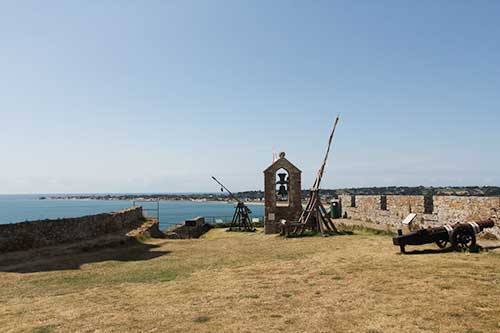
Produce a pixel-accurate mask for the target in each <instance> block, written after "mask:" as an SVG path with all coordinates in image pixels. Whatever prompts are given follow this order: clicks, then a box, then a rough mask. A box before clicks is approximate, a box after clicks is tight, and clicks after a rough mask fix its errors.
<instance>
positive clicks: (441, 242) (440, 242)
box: [436, 239, 448, 249]
mask: <svg viewBox="0 0 500 333" xmlns="http://www.w3.org/2000/svg"><path fill="white" fill-rule="evenodd" d="M436 245H437V246H438V247H439V248H440V249H444V248H445V247H447V246H448V241H447V240H442V239H440V240H437V241H436Z"/></svg>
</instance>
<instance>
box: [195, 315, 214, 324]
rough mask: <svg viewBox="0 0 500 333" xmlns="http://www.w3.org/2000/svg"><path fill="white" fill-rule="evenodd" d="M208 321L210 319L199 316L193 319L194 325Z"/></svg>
mask: <svg viewBox="0 0 500 333" xmlns="http://www.w3.org/2000/svg"><path fill="white" fill-rule="evenodd" d="M209 320H210V318H208V317H207V316H199V317H196V318H193V322H194V323H206V322H207V321H209Z"/></svg>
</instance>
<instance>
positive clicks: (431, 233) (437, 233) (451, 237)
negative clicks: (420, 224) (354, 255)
mask: <svg viewBox="0 0 500 333" xmlns="http://www.w3.org/2000/svg"><path fill="white" fill-rule="evenodd" d="M494 226H495V222H494V221H493V220H491V219H489V220H485V221H479V222H467V223H457V224H454V225H448V224H446V225H444V226H442V227H434V228H427V229H420V230H417V231H413V232H410V233H407V234H405V235H403V232H402V231H401V230H398V235H397V236H396V237H393V238H392V242H393V244H394V245H396V246H399V247H400V249H401V252H403V253H404V252H405V246H406V245H423V244H430V243H436V244H437V245H438V246H439V247H445V246H446V244H447V243H448V242H449V243H451V244H452V245H453V247H454V248H455V249H472V248H473V247H475V246H476V234H478V233H480V232H481V231H483V230H484V229H487V228H492V227H494Z"/></svg>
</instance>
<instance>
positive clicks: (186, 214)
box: [0, 194, 264, 229]
mask: <svg viewBox="0 0 500 333" xmlns="http://www.w3.org/2000/svg"><path fill="white" fill-rule="evenodd" d="M48 196H54V195H53V194H52V195H44V194H37V195H0V224H7V223H16V222H24V221H33V220H42V219H57V218H64V217H80V216H85V215H93V214H99V213H106V212H113V211H118V210H121V209H125V208H128V207H131V206H132V205H133V201H131V200H130V201H128V200H123V201H121V200H73V199H70V200H40V197H48ZM57 196H62V197H64V196H67V195H65V194H57ZM137 204H138V205H141V206H143V209H144V212H145V215H147V216H153V217H156V216H157V214H158V209H157V205H158V204H157V202H139V203H137ZM247 206H248V207H249V208H250V209H251V210H252V215H251V217H252V218H259V219H260V220H262V218H263V216H264V206H263V205H260V204H248V205H247ZM234 208H235V204H234V203H226V202H193V201H160V202H159V220H160V228H161V229H166V228H168V227H170V226H172V225H175V224H178V223H181V222H182V221H184V220H187V219H191V218H194V217H196V216H204V217H206V220H207V222H215V221H216V220H217V222H218V221H221V220H222V221H230V220H231V218H232V215H233V213H234Z"/></svg>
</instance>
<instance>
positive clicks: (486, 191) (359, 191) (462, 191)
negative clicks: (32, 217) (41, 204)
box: [39, 186, 500, 204]
mask: <svg viewBox="0 0 500 333" xmlns="http://www.w3.org/2000/svg"><path fill="white" fill-rule="evenodd" d="M301 195H302V198H307V197H308V196H309V190H302V193H301ZM339 195H438V196H450V195H455V196H485V197H496V196H500V187H498V186H441V187H426V186H413V187H411V186H387V187H363V188H344V189H334V190H331V189H322V190H321V197H322V199H323V200H328V199H332V198H337V197H338V196H339ZM235 196H236V197H237V198H238V199H239V200H241V201H244V202H247V203H253V204H262V203H263V202H264V192H263V191H244V192H238V193H235ZM39 199H40V200H107V201H113V200H116V201H133V200H137V201H189V202H207V203H210V202H215V203H223V202H234V200H232V199H231V198H230V197H229V196H228V195H227V194H225V193H185V194H181V193H177V194H176V193H171V194H158V193H156V194H77V195H72V194H67V195H53V196H52V195H47V196H40V197H39Z"/></svg>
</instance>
